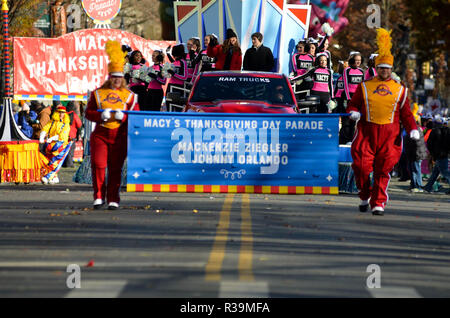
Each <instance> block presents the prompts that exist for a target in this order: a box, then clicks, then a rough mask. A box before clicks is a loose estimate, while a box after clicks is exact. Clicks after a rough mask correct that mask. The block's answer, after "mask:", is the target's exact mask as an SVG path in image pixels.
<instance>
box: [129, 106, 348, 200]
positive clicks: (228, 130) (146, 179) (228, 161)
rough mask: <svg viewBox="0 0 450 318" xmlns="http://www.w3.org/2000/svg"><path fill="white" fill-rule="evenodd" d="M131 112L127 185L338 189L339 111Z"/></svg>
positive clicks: (327, 191)
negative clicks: (321, 112) (313, 112)
mask: <svg viewBox="0 0 450 318" xmlns="http://www.w3.org/2000/svg"><path fill="white" fill-rule="evenodd" d="M128 116H129V117H128V168H127V169H128V170H127V172H128V173H127V183H128V185H137V187H140V188H141V189H142V187H143V185H155V184H157V185H208V186H210V185H212V186H257V187H258V186H269V187H321V188H326V189H328V190H326V191H322V192H323V193H330V191H329V189H331V188H332V189H337V187H338V181H339V177H338V159H339V145H338V132H339V116H338V115H333V114H308V115H304V114H301V115H300V114H299V115H292V114H218V113H160V112H144V111H142V112H129V114H128ZM137 187H136V188H133V187H131V188H130V187H128V190H130V189H132V190H131V191H134V190H136V189H137ZM171 189H172V188H171ZM208 189H209V188H208ZM289 189H291V188H289ZM319 189H320V188H319ZM320 192H321V191H318V193H320ZM331 192H333V193H334V192H337V190H336V191H331ZM294 193H301V191H294Z"/></svg>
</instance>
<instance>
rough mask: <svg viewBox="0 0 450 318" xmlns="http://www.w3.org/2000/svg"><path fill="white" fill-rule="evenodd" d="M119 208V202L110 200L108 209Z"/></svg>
mask: <svg viewBox="0 0 450 318" xmlns="http://www.w3.org/2000/svg"><path fill="white" fill-rule="evenodd" d="M117 209H119V203H116V202H109V205H108V210H117Z"/></svg>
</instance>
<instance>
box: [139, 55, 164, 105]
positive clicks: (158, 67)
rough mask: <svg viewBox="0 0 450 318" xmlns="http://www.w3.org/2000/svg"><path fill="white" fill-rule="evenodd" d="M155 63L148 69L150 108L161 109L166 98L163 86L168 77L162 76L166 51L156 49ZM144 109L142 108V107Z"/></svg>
mask: <svg viewBox="0 0 450 318" xmlns="http://www.w3.org/2000/svg"><path fill="white" fill-rule="evenodd" d="M152 61H153V65H152V66H151V67H149V69H148V71H149V72H148V75H147V76H148V79H147V80H146V81H147V82H149V84H148V88H147V89H148V100H149V110H152V111H160V110H161V104H162V100H163V98H164V90H163V86H164V85H165V84H166V78H165V77H164V76H162V63H163V62H164V53H163V51H161V50H154V51H153V53H152ZM141 110H142V109H141Z"/></svg>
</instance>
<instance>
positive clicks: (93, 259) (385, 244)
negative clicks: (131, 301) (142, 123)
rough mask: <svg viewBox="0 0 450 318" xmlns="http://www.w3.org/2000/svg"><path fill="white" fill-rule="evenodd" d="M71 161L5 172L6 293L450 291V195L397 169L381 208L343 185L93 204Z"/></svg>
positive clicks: (0, 257)
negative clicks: (302, 191)
mask: <svg viewBox="0 0 450 318" xmlns="http://www.w3.org/2000/svg"><path fill="white" fill-rule="evenodd" d="M74 171H75V169H63V171H62V173H60V179H61V181H62V183H61V184H59V185H47V186H44V185H42V184H37V183H36V184H30V185H23V184H22V185H14V184H0V237H1V240H0V297H50V298H62V297H69V298H71V297H150V298H165V297H167V298H175V297H177V298H178V297H180V298H198V297H201V298H215V297H221V298H226V297H233V298H239V297H243V298H254V297H262V298H273V297H275V298H297V297H362V298H370V297H450V267H449V266H448V265H449V264H450V234H449V233H450V218H449V216H450V197H449V196H448V195H445V194H442V193H439V194H421V193H419V194H412V193H409V192H408V191H407V190H406V189H407V186H408V184H407V183H399V182H395V181H393V182H392V183H391V188H390V192H389V194H390V201H389V204H388V206H387V208H386V214H385V216H382V217H380V216H372V215H371V214H370V213H360V212H358V208H357V205H358V203H359V199H358V198H357V196H356V195H346V194H341V195H325V196H320V195H262V194H250V195H248V194H209V193H207V194H193V193H126V192H122V195H121V197H122V202H121V209H120V210H117V211H109V210H106V209H103V210H93V209H92V207H91V205H92V201H93V200H92V191H91V186H90V185H80V184H74V183H72V182H71V177H72V174H73V172H74ZM78 274H79V275H78ZM77 275H78V276H77ZM77 282H79V283H80V286H81V288H70V287H74V286H75V287H76V283H77ZM71 284H72V285H71ZM377 287H380V288H377Z"/></svg>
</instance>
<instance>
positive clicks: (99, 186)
mask: <svg viewBox="0 0 450 318" xmlns="http://www.w3.org/2000/svg"><path fill="white" fill-rule="evenodd" d="M90 142H91V169H92V185H93V188H94V200H95V199H102V200H103V201H104V200H105V198H106V201H107V202H108V203H109V202H116V203H119V202H120V196H119V192H120V184H121V179H122V167H123V163H124V161H125V159H126V157H127V128H126V125H122V126H121V127H119V128H117V129H108V128H105V127H102V126H100V125H97V126H96V128H95V131H94V132H93V133H92V134H91V139H90ZM106 168H108V184H106V182H105V174H106V173H105V169H106Z"/></svg>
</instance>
